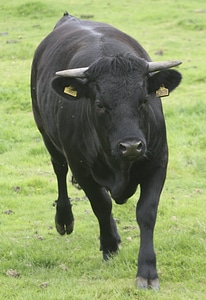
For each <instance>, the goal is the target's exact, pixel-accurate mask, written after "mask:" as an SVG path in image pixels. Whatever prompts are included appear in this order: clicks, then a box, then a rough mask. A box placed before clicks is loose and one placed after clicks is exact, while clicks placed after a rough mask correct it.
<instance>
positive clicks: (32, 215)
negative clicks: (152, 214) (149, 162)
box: [0, 0, 206, 300]
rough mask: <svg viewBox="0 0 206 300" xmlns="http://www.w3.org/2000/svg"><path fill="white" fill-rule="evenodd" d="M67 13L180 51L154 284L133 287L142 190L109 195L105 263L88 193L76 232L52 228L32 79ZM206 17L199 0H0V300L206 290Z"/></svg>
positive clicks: (163, 56) (175, 295)
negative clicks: (41, 50) (119, 200)
mask: <svg viewBox="0 0 206 300" xmlns="http://www.w3.org/2000/svg"><path fill="white" fill-rule="evenodd" d="M64 11H69V12H70V13H71V14H73V15H75V16H77V17H81V16H83V15H84V16H85V15H86V16H87V15H90V16H93V18H92V19H94V20H99V21H103V22H107V23H110V24H112V25H114V26H116V27H118V28H119V29H121V30H123V31H124V32H127V33H128V34H130V35H132V36H133V37H134V38H136V39H137V40H139V42H140V43H141V44H142V45H143V46H144V47H145V48H146V50H147V51H148V52H149V54H150V56H151V57H152V59H153V60H167V59H181V60H182V61H183V65H181V66H180V67H179V70H180V71H181V72H182V75H183V81H182V84H181V85H180V87H179V88H178V89H177V90H176V91H175V92H174V93H173V94H171V95H170V97H168V98H165V99H163V106H164V112H165V118H166V123H167V134H168V142H169V149H170V162H169V168H168V176H167V181H166V184H165V188H164V191H163V193H162V197H161V202H160V206H159V213H158V218H157V225H156V230H155V247H156V253H157V260H158V270H159V275H160V280H161V289H160V291H159V292H158V293H156V292H153V291H139V290H137V289H136V287H135V274H136V258H137V253H138V247H139V229H138V226H137V224H136V221H135V205H136V202H137V200H138V193H137V194H136V195H135V196H133V197H132V198H131V199H130V200H129V202H128V203H127V204H125V205H124V206H120V207H119V206H117V205H115V204H114V215H115V218H116V219H117V220H118V228H119V232H120V234H121V237H122V248H121V251H120V253H119V255H118V256H116V257H115V258H114V259H113V260H111V261H109V262H108V263H103V262H102V258H101V253H100V252H99V251H98V248H99V239H98V235H99V230H98V225H97V221H96V219H95V217H94V215H93V213H92V211H91V207H90V205H89V202H88V201H87V200H86V199H85V198H84V193H83V192H82V191H78V190H76V189H75V188H74V187H72V185H71V184H69V194H70V196H71V197H72V199H73V200H72V204H73V210H74V214H75V230H74V232H73V234H72V235H70V236H64V237H61V236H59V235H58V234H57V233H56V230H55V228H54V214H55V208H54V207H53V206H52V203H53V201H54V200H55V199H56V197H57V192H56V180H55V176H54V174H53V171H52V167H51V164H50V159H49V156H48V154H47V152H46V150H45V148H44V145H43V143H42V140H41V137H40V134H39V132H38V131H37V129H36V126H35V124H34V121H33V116H32V113H31V101H30V92H29V82H30V66H31V61H32V56H33V53H34V50H35V48H36V47H37V45H38V44H39V43H40V41H41V40H42V39H43V37H45V36H46V35H47V34H48V33H49V32H50V31H51V30H52V28H53V27H54V25H55V23H56V22H57V20H58V19H59V18H60V17H61V16H62V14H63V12H64ZM205 20H206V4H205V1H203V0H202V1H200V0H199V1H198V2H197V1H194V0H191V1H177V0H176V1H172V0H168V1H163V0H158V1H152V0H146V1H143V0H142V1H141V0H140V1H135V0H131V1H129V2H128V1H127V2H125V1H123V0H120V1H116V0H114V1H106V2H103V1H98V0H95V1H94V0H86V1H82V0H79V1H73V0H70V1H66V0H59V1H58V2H55V1H51V0H50V1H48V0H46V1H41V0H40V1H23V0H19V1H14V0H11V1H7V2H5V3H3V2H2V3H0V66H1V68H0V78H1V81H0V191H1V192H0V232H1V241H0V299H11V300H12V299H15V300H16V299H18V300H20V299H22V300H23V299H24V300H25V299H26V300H29V299H32V300H33V299H40V300H44V299H46V300H47V299H50V300H52V299H54V300H57V299H59V300H63V299H66V300H67V299H75V300H78V299H81V300H82V299H83V300H86V299H89V300H91V299H101V300H103V299H105V300H107V299H112V300H113V299H114V300H115V299H118V300H119V299H121V300H123V299H125V300H126V299H158V300H159V299H175V300H176V299H180V300H182V299H185V300H186V299H198V300H199V299H206V286H205V283H206V260H205V253H206V221H205V220H206V196H205V194H206V181H205V174H206V133H205V118H206V102H205V97H204V95H205V92H206V88H205V84H206V75H205V74H206V73H205V64H204V62H205V55H206V49H205V42H204V41H205V31H206V22H205ZM9 270H13V271H9Z"/></svg>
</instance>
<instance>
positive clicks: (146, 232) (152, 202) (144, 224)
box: [136, 168, 166, 289]
mask: <svg viewBox="0 0 206 300" xmlns="http://www.w3.org/2000/svg"><path fill="white" fill-rule="evenodd" d="M165 177H166V168H159V169H158V170H156V171H155V172H154V173H153V174H152V175H150V176H148V177H147V178H146V179H145V180H144V181H143V182H142V183H141V184H140V187H141V193H140V199H139V202H138V203H137V209H136V218H137V222H138V224H139V228H140V249H139V255H138V271H137V278H136V283H137V286H138V287H139V288H143V289H147V288H153V289H159V279H158V273H157V269H156V254H155V251H154V244H153V233H154V227H155V223H156V216H157V208H158V203H159V197H160V194H161V191H162V187H163V185H164V181H165Z"/></svg>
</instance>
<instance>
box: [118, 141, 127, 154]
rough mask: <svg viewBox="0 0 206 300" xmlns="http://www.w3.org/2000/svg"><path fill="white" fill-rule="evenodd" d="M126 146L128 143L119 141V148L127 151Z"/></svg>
mask: <svg viewBox="0 0 206 300" xmlns="http://www.w3.org/2000/svg"><path fill="white" fill-rule="evenodd" d="M127 147H128V144H126V143H119V150H120V151H121V152H122V153H124V152H126V151H127Z"/></svg>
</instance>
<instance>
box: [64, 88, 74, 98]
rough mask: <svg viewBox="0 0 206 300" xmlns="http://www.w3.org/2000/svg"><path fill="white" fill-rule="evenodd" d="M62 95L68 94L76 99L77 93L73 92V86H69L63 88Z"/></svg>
mask: <svg viewBox="0 0 206 300" xmlns="http://www.w3.org/2000/svg"><path fill="white" fill-rule="evenodd" d="M64 93H65V94H68V95H70V96H72V97H77V91H75V90H74V88H73V86H71V85H70V86H66V87H65V88H64Z"/></svg>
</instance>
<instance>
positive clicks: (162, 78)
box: [148, 70, 182, 97]
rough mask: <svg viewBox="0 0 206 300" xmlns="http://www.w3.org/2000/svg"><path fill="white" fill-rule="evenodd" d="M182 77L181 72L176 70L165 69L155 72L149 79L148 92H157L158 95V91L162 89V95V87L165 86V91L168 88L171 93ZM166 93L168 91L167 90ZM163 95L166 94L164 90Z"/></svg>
mask: <svg viewBox="0 0 206 300" xmlns="http://www.w3.org/2000/svg"><path fill="white" fill-rule="evenodd" d="M181 79H182V76H181V74H180V73H179V72H177V71H175V70H163V71H160V72H158V73H154V75H152V76H151V77H149V79H148V92H149V94H152V93H156V94H157V95H158V91H160V97H161V88H163V89H164V88H165V91H166V90H168V93H170V92H171V91H172V90H174V89H175V88H176V87H177V86H178V85H179V84H180V81H181ZM165 93H167V91H166V92H165ZM162 95H163V96H166V94H165V95H164V92H163V93H162Z"/></svg>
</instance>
